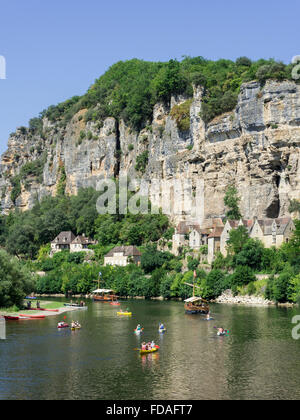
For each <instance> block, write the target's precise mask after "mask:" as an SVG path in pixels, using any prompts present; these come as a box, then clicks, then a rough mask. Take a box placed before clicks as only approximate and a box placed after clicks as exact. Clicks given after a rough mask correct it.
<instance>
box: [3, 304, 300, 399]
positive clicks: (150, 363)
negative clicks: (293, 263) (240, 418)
mask: <svg viewBox="0 0 300 420" xmlns="http://www.w3.org/2000/svg"><path fill="white" fill-rule="evenodd" d="M87 303H88V309H87V310H83V311H80V310H79V311H76V312H72V313H71V312H70V313H66V314H63V315H61V316H54V317H49V318H47V319H45V320H35V321H22V322H7V324H6V333H7V339H6V340H0V399H1V400H3V399H35V400H36V399H100V400H124V399H128V400H143V399H148V400H178V399H190V400H198V399H299V398H300V357H299V354H300V340H294V339H293V338H292V328H293V327H294V325H293V324H292V323H291V319H292V317H293V316H294V315H297V314H298V313H299V310H297V309H278V308H275V307H267V308H266V307H240V306H231V305H217V304H216V305H212V306H211V311H212V314H213V317H214V320H213V321H210V322H208V321H204V319H203V317H201V316H198V315H185V314H184V310H183V304H182V303H180V302H157V301H139V300H130V301H126V302H124V303H122V306H121V308H123V309H126V308H127V307H128V308H130V310H131V311H132V312H133V316H132V317H131V318H128V317H118V316H117V314H116V313H117V310H118V309H119V307H113V306H111V305H110V304H108V303H100V302H99V303H92V302H90V301H87ZM63 316H66V317H67V319H66V321H67V322H71V320H72V319H75V320H78V321H79V322H80V323H81V325H82V329H81V330H77V331H70V330H69V329H68V330H58V329H57V328H56V326H57V322H58V321H60V320H63ZM160 321H163V322H164V323H165V325H166V327H167V332H166V333H165V334H163V335H161V334H159V333H158V324H159V322H160ZM138 323H140V324H141V325H142V326H143V327H144V333H143V334H142V335H141V337H137V336H136V335H135V334H134V331H133V330H134V329H135V327H136V325H137V324H138ZM219 326H221V327H224V328H226V329H228V330H229V334H228V335H227V336H225V337H217V335H216V329H215V328H214V327H219ZM152 339H154V341H155V342H156V343H157V344H158V345H159V346H160V350H159V351H158V352H157V353H154V354H149V355H146V356H140V354H139V352H138V351H136V350H134V349H136V348H137V347H139V345H140V343H141V341H150V340H152Z"/></svg>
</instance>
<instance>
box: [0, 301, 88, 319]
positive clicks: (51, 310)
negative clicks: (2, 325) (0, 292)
mask: <svg viewBox="0 0 300 420" xmlns="http://www.w3.org/2000/svg"><path fill="white" fill-rule="evenodd" d="M40 303H41V310H38V309H35V308H36V305H32V308H33V309H32V310H30V309H19V310H17V309H16V308H14V309H12V308H8V309H7V310H6V309H5V308H0V316H12V317H18V316H22V315H24V316H25V317H26V316H32V315H33V316H43V315H44V316H45V317H49V316H55V315H61V314H63V313H65V312H72V311H76V310H80V309H79V308H77V307H71V306H62V305H63V303H62V302H53V301H42V302H40ZM21 314H22V315H21Z"/></svg>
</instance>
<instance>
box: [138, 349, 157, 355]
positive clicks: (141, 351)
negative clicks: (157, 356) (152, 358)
mask: <svg viewBox="0 0 300 420" xmlns="http://www.w3.org/2000/svg"><path fill="white" fill-rule="evenodd" d="M157 350H158V348H157V347H154V348H153V349H151V350H140V354H148V353H155V352H156V351H157Z"/></svg>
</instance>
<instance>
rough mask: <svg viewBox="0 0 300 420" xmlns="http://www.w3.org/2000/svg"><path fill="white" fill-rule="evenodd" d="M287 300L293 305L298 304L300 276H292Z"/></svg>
mask: <svg viewBox="0 0 300 420" xmlns="http://www.w3.org/2000/svg"><path fill="white" fill-rule="evenodd" d="M288 299H289V300H290V301H292V302H294V303H299V299H300V274H297V275H295V276H292V278H291V279H290V281H289V286H288Z"/></svg>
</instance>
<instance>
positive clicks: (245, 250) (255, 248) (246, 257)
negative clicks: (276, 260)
mask: <svg viewBox="0 0 300 420" xmlns="http://www.w3.org/2000/svg"><path fill="white" fill-rule="evenodd" d="M247 236H248V235H247ZM263 255H264V246H263V244H262V242H260V241H258V240H256V239H248V240H247V242H246V243H245V244H244V245H243V246H242V249H241V251H240V252H239V253H237V254H236V255H235V257H234V262H235V264H236V265H247V266H248V267H251V268H252V269H253V270H260V269H261V267H262V259H263Z"/></svg>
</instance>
